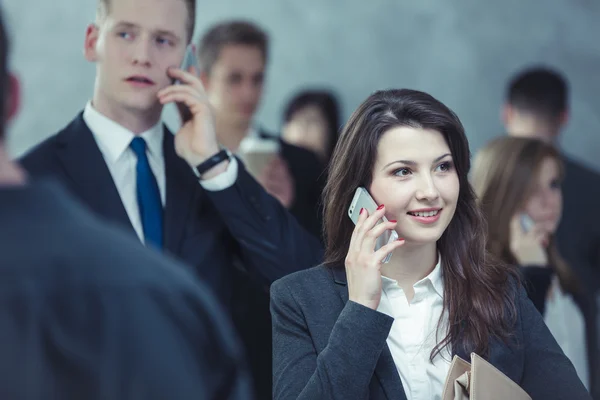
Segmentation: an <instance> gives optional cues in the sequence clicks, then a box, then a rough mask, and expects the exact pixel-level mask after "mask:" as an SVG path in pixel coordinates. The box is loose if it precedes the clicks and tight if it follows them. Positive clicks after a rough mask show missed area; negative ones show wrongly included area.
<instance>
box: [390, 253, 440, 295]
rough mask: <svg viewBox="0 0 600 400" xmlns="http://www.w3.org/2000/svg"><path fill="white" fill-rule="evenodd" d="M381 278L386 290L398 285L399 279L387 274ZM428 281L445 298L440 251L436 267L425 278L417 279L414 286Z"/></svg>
mask: <svg viewBox="0 0 600 400" xmlns="http://www.w3.org/2000/svg"><path fill="white" fill-rule="evenodd" d="M381 280H382V285H383V289H384V290H387V289H388V288H392V287H397V286H398V281H396V280H394V279H391V278H388V277H387V276H382V277H381ZM427 283H429V284H431V287H432V288H433V290H434V291H435V292H436V293H437V295H438V296H440V297H441V298H442V299H443V298H444V280H443V278H442V257H441V255H440V254H439V253H438V262H437V264H436V265H435V267H434V268H433V271H431V272H430V273H429V274H428V275H427V276H426V277H425V278H423V279H421V280H420V281H417V282H416V283H415V284H414V285H413V287H414V288H416V287H417V286H421V285H426V284H427Z"/></svg>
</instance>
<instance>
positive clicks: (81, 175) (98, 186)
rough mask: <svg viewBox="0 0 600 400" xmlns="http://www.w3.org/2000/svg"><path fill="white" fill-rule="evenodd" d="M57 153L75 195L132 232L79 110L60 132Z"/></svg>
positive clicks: (118, 197)
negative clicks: (60, 137) (72, 184)
mask: <svg viewBox="0 0 600 400" xmlns="http://www.w3.org/2000/svg"><path fill="white" fill-rule="evenodd" d="M57 156H58V158H59V160H60V162H61V163H62V164H63V166H64V168H65V171H66V174H67V175H68V176H69V177H70V178H71V179H72V181H73V182H74V186H75V194H76V195H78V196H79V197H80V198H81V199H82V200H83V202H84V203H85V204H87V205H88V206H89V207H90V208H91V209H92V210H93V211H94V212H96V213H97V214H99V215H100V216H102V217H105V218H107V219H109V220H111V221H114V222H117V223H119V224H120V225H122V226H123V227H125V228H126V229H130V230H131V232H133V233H134V234H135V231H134V229H133V226H132V225H131V221H130V220H129V216H128V215H127V212H126V211H125V207H124V206H123V202H122V201H121V197H120V196H119V192H118V191H117V187H116V186H115V183H114V181H113V178H112V175H111V174H110V171H109V170H108V167H107V166H106V162H105V161H104V157H103V156H102V153H101V152H100V149H99V148H98V145H97V144H96V140H95V139H94V136H93V134H92V132H91V131H90V129H89V128H88V126H87V125H86V123H85V122H84V120H83V113H81V114H80V115H79V116H77V117H76V118H75V119H74V120H73V121H72V122H71V124H70V125H69V126H68V127H67V128H66V129H65V131H64V132H63V136H62V139H61V146H60V147H59V149H58V154H57Z"/></svg>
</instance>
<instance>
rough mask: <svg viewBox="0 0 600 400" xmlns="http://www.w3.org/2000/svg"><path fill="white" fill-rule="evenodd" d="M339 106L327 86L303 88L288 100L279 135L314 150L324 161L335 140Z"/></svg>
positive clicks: (292, 142)
mask: <svg viewBox="0 0 600 400" xmlns="http://www.w3.org/2000/svg"><path fill="white" fill-rule="evenodd" d="M338 128H339V106H338V101H337V99H336V97H335V95H334V94H333V93H332V92H330V91H327V90H306V91H302V92H300V93H298V94H297V95H296V96H294V97H293V98H292V100H290V102H289V103H288V105H287V106H286V108H285V112H284V124H283V127H282V129H281V133H282V138H283V140H285V141H286V142H288V143H291V144H294V145H296V146H299V147H304V148H305V149H307V150H310V151H312V152H314V153H316V154H317V155H318V156H319V158H320V159H321V161H322V162H323V165H327V163H328V162H329V159H330V158H331V153H332V152H333V148H334V147H335V143H336V141H337V132H338Z"/></svg>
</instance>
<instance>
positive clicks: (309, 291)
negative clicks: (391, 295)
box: [271, 266, 590, 400]
mask: <svg viewBox="0 0 600 400" xmlns="http://www.w3.org/2000/svg"><path fill="white" fill-rule="evenodd" d="M515 295H517V296H518V302H517V309H518V318H517V323H516V325H515V327H514V335H513V338H512V340H511V343H510V345H506V344H504V343H503V342H501V341H492V342H491V343H490V356H489V358H488V360H489V361H490V362H491V363H492V364H493V365H494V366H495V367H496V368H498V369H500V370H501V371H502V372H503V373H504V374H506V375H507V376H508V377H509V378H511V379H512V380H513V381H515V382H516V383H518V384H519V385H520V386H521V387H522V388H523V389H524V390H526V391H527V392H528V393H529V394H530V395H531V397H532V398H533V399H534V400H535V399H544V400H550V399H590V395H589V394H588V392H587V391H586V389H585V387H584V386H583V384H582V383H581V381H580V380H579V378H578V377H577V373H576V372H575V369H574V367H573V365H572V364H571V362H570V361H569V360H568V359H567V357H566V356H565V355H564V354H563V352H562V351H561V349H560V347H559V346H558V344H557V343H556V341H555V340H554V338H553V337H552V335H551V333H550V331H548V329H547V328H546V325H545V324H544V322H543V319H542V317H541V316H540V314H539V313H538V312H537V310H536V309H535V307H534V306H533V304H532V303H531V301H530V300H529V299H528V298H527V294H526V293H525V291H524V290H523V289H522V288H520V290H519V292H518V294H517V293H515ZM271 314H272V317H273V398H274V399H278V400H282V399H307V400H308V399H310V400H319V399H327V400H330V399H344V400H350V399H390V400H391V399H404V400H405V399H406V396H405V394H404V389H403V387H402V382H401V380H400V376H399V375H398V372H397V370H396V366H395V364H394V361H393V358H392V355H391V353H390V350H389V348H388V346H387V344H386V338H387V336H388V334H389V332H390V329H391V326H392V322H393V318H391V317H389V316H388V315H385V314H383V313H380V312H377V311H374V310H372V309H370V308H367V307H364V306H361V305H359V304H357V303H354V302H352V301H348V289H347V286H346V272H345V270H344V268H343V267H340V268H326V267H323V266H319V267H315V268H312V269H309V270H305V271H301V272H297V273H293V274H291V275H288V276H286V277H284V278H282V279H280V280H278V281H276V282H275V283H274V284H273V285H272V286H271ZM457 354H458V355H459V356H461V357H462V358H464V359H466V360H469V357H468V354H466V353H461V352H458V353H457Z"/></svg>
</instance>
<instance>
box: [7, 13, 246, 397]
mask: <svg viewBox="0 0 600 400" xmlns="http://www.w3.org/2000/svg"><path fill="white" fill-rule="evenodd" d="M8 55H9V40H8V37H7V34H6V32H5V30H4V26H3V20H2V15H1V12H0V254H1V259H2V262H0V276H1V277H2V285H0V354H2V357H0V398H2V399H15V400H19V399H23V400H26V399H27V400H33V399H50V398H60V399H68V400H69V399H73V400H75V399H89V400H94V399H98V400H100V399H114V400H136V399H139V400H141V399H157V400H158V399H206V400H217V399H232V400H233V399H239V400H246V399H251V398H252V396H251V379H250V374H249V373H248V371H247V367H246V363H245V362H244V359H243V351H242V348H241V346H240V344H239V342H238V340H237V338H236V337H235V334H234V333H233V330H232V326H231V324H230V322H229V321H228V319H227V317H226V314H225V313H224V312H223V309H222V307H221V306H220V305H219V304H218V303H217V302H216V300H215V299H214V297H213V295H212V293H210V291H209V289H208V288H207V287H205V286H204V285H202V284H200V283H198V282H196V280H195V279H194V278H193V276H192V274H190V273H189V271H187V268H186V267H184V266H182V265H179V264H178V263H176V262H175V261H173V260H171V259H169V258H167V257H165V256H162V255H160V254H158V253H157V252H155V251H153V250H149V249H146V248H144V247H143V246H141V245H140V243H139V241H138V240H137V238H134V237H133V235H130V234H127V233H125V232H123V231H121V230H120V229H117V228H116V227H115V226H114V225H113V224H108V223H106V222H103V221H100V220H99V219H98V218H97V217H96V216H93V215H92V214H90V213H89V211H87V210H85V209H84V208H83V207H82V206H81V205H80V204H78V202H77V201H76V200H74V199H73V198H72V197H71V196H70V194H68V193H67V192H66V191H65V190H64V188H62V187H61V186H60V184H59V183H58V182H56V181H55V180H53V179H48V180H46V179H39V180H38V179H29V177H28V176H27V173H26V172H25V171H24V170H23V169H22V168H21V167H20V166H19V165H17V164H16V163H14V162H13V161H11V160H10V159H9V157H8V154H7V151H6V148H5V146H4V138H5V134H6V127H7V124H8V121H10V120H11V119H12V118H14V117H15V116H16V114H17V111H18V108H19V82H18V80H17V78H16V77H15V75H12V74H10V73H9V72H8V70H7V65H8Z"/></svg>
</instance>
